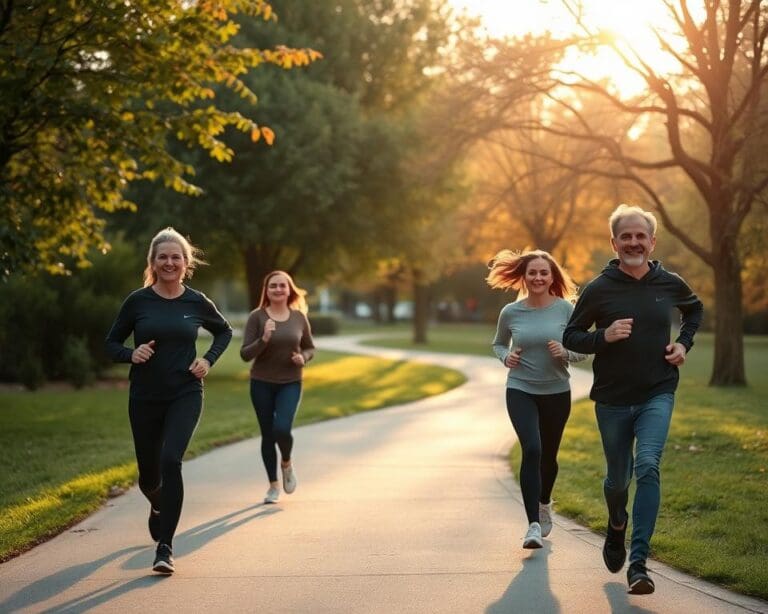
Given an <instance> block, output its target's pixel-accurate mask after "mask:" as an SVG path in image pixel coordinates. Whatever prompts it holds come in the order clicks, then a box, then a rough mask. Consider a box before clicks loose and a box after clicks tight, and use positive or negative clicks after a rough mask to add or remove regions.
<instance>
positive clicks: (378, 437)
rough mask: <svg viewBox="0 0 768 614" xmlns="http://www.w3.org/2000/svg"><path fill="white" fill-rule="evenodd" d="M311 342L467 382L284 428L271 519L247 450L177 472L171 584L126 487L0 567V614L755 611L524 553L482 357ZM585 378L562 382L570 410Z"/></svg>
mask: <svg viewBox="0 0 768 614" xmlns="http://www.w3.org/2000/svg"><path fill="white" fill-rule="evenodd" d="M319 345H320V347H321V348H325V349H334V350H343V351H358V352H360V353H371V354H376V355H379V356H384V357H392V358H402V357H408V358H409V359H413V360H418V361H423V362H429V363H433V364H434V363H436V364H441V365H444V366H447V367H452V368H455V369H459V370H461V371H463V372H464V373H465V374H466V375H467V377H468V382H467V383H466V384H465V385H463V386H461V387H459V388H457V389H455V390H452V391H451V392H448V393H446V394H443V395H440V396H438V397H432V398H429V399H426V400H423V401H419V402H416V403H411V404H407V405H402V406H398V407H395V408H391V409H388V410H383V411H377V412H370V413H366V414H358V415H355V416H350V417H348V418H342V419H338V420H333V421H328V422H322V423H318V424H314V425H310V426H305V427H302V428H300V429H297V430H296V432H295V437H296V455H295V463H296V468H297V475H298V478H299V488H298V489H297V491H296V493H295V494H293V495H290V496H285V495H283V498H282V500H281V502H280V503H279V504H277V505H273V506H265V505H263V504H261V503H260V502H261V497H262V496H263V492H264V490H265V477H264V475H263V468H262V465H261V460H260V456H259V441H258V439H252V440H248V441H244V442H241V443H237V444H234V445H231V446H227V447H225V448H220V449H218V450H215V451H213V452H211V453H209V454H206V455H204V456H202V457H199V458H197V459H194V460H192V461H189V462H187V463H185V483H186V492H187V494H186V501H185V504H184V512H183V515H182V519H181V524H180V527H179V533H178V535H177V537H176V540H175V548H174V549H175V555H176V561H177V564H176V566H177V570H178V571H177V573H176V574H175V575H174V576H173V577H159V576H156V575H153V574H151V573H150V572H149V566H150V564H151V562H152V556H153V552H154V549H153V547H152V544H150V543H149V536H148V534H147V530H146V519H145V515H146V511H147V504H146V503H145V501H144V500H143V497H142V496H141V494H140V493H139V492H138V491H137V489H135V488H134V489H132V490H131V491H129V492H128V493H127V494H126V495H124V496H122V497H120V498H118V499H114V500H112V501H111V502H110V503H109V504H108V505H107V506H106V507H105V508H104V509H102V510H101V511H99V512H98V513H96V514H94V515H93V516H91V517H90V518H88V519H87V520H85V521H84V522H82V523H80V524H79V525H77V526H76V527H74V528H72V529H70V530H69V531H67V532H65V533H63V534H62V535H60V536H58V537H56V538H55V539H53V540H51V541H50V542H47V543H45V544H43V545H41V546H39V547H37V548H35V549H33V550H32V551H30V552H28V553H26V554H24V555H22V556H20V557H18V558H16V559H13V560H11V561H8V562H7V563H4V564H3V565H0V612H15V611H25V612H86V611H94V612H121V613H124V612H142V611H159V612H162V611H189V612H255V611H262V612H268V613H272V612H302V613H303V612H307V613H312V614H315V613H323V612H333V613H357V612H359V613H378V612H382V613H383V612H387V613H393V612H396V613H400V612H407V613H411V612H413V613H416V612H418V613H420V614H422V613H430V612H456V613H462V614H465V613H474V612H486V613H494V614H495V613H502V612H515V613H523V612H536V613H544V614H547V613H551V612H552V613H553V612H563V613H574V612H575V613H579V612H584V613H587V612H588V613H590V614H591V613H598V612H637V613H649V612H663V613H669V612H680V613H686V614H689V613H690V612H701V613H705V612H706V613H707V614H710V613H715V612H768V603H765V602H762V601H758V600H754V599H749V598H746V597H742V596H740V595H737V594H734V593H731V592H728V591H725V590H722V589H719V588H717V587H714V586H712V585H709V584H705V583H702V582H700V581H697V580H695V579H693V578H690V577H688V576H685V575H683V574H680V573H678V572H675V571H674V570H671V569H670V568H668V567H666V566H664V565H661V564H658V563H652V564H651V565H650V568H651V570H652V572H653V573H654V577H655V579H656V581H657V591H656V593H655V594H654V595H650V596H643V597H639V596H637V597H636V596H630V595H627V593H626V583H625V578H624V576H623V574H620V575H612V574H610V573H608V572H607V571H606V570H605V569H604V568H603V563H602V558H601V556H600V547H601V544H602V540H601V539H600V537H599V536H597V535H594V534H592V533H591V532H589V531H587V530H585V529H583V528H582V527H580V526H578V525H576V524H574V523H572V522H570V521H568V520H566V519H561V518H557V519H556V526H555V528H554V530H553V532H552V535H551V537H550V539H548V540H546V546H545V547H544V548H543V549H541V550H538V551H526V550H522V549H521V547H520V545H521V539H522V535H523V533H524V530H525V528H526V523H525V520H524V512H523V508H522V503H521V499H520V495H519V491H518V488H517V486H516V484H515V482H514V480H513V479H512V477H511V475H510V471H509V467H508V465H507V459H506V453H507V450H508V449H509V447H510V445H511V444H512V442H513V440H512V435H513V431H512V428H511V426H510V425H509V423H508V419H507V416H506V411H505V409H504V396H503V386H504V377H505V374H504V369H503V368H502V367H500V365H499V364H498V362H497V361H496V360H494V359H492V358H479V357H470V356H458V355H449V354H430V353H423V352H419V353H412V352H399V351H390V350H379V349H372V348H359V347H356V346H355V345H354V339H353V338H321V339H320V340H319ZM589 380H590V376H589V374H587V373H586V372H583V371H578V370H575V371H574V392H575V395H574V396H576V395H578V394H584V393H586V391H587V389H588V386H589ZM244 411H250V409H249V408H244ZM204 419H205V418H204Z"/></svg>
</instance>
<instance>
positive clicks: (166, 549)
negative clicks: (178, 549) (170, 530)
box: [152, 544, 176, 574]
mask: <svg viewBox="0 0 768 614" xmlns="http://www.w3.org/2000/svg"><path fill="white" fill-rule="evenodd" d="M171 554H172V553H171V547H170V546H169V545H168V544H158V545H157V554H155V562H154V563H153V564H152V571H157V572H158V573H168V574H170V573H173V572H174V571H176V568H175V567H174V566H173V557H172V556H171Z"/></svg>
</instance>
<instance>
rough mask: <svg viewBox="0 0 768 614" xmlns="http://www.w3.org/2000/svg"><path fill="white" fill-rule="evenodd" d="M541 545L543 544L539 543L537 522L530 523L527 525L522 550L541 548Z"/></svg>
mask: <svg viewBox="0 0 768 614" xmlns="http://www.w3.org/2000/svg"><path fill="white" fill-rule="evenodd" d="M543 545H544V543H543V542H542V541H541V525H540V524H539V523H538V522H532V523H531V524H530V525H528V532H527V533H526V534H525V539H524V540H523V548H528V549H534V548H541V547H542V546H543Z"/></svg>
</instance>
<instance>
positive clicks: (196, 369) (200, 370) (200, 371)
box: [189, 358, 211, 379]
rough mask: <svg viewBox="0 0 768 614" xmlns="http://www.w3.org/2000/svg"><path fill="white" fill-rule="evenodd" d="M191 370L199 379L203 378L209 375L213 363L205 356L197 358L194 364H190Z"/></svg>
mask: <svg viewBox="0 0 768 614" xmlns="http://www.w3.org/2000/svg"><path fill="white" fill-rule="evenodd" d="M189 370H190V371H191V372H192V375H194V376H195V377H196V378H197V379H203V378H204V377H205V376H206V375H208V371H210V370H211V363H209V362H208V361H207V360H206V359H205V358H195V360H194V361H193V362H192V364H191V365H189Z"/></svg>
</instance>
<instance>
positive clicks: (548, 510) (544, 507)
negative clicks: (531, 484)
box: [539, 501, 553, 537]
mask: <svg viewBox="0 0 768 614" xmlns="http://www.w3.org/2000/svg"><path fill="white" fill-rule="evenodd" d="M552 503H553V501H550V502H549V503H539V523H540V524H541V536H542V537H546V536H547V535H549V534H550V533H551V532H552Z"/></svg>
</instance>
